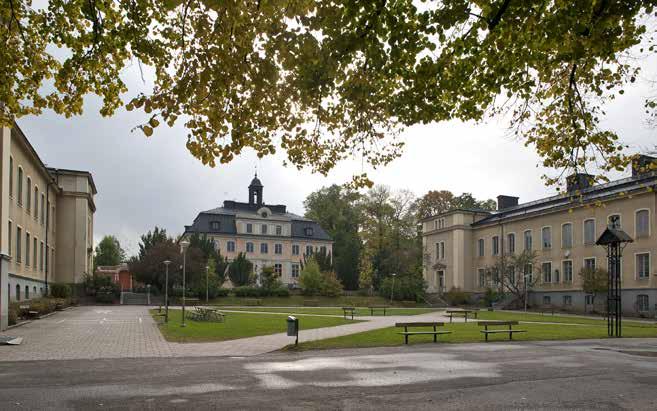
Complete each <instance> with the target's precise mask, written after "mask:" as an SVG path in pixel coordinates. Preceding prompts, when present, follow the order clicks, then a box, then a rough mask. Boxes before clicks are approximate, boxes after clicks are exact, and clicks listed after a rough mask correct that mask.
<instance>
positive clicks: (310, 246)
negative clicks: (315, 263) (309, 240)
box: [306, 245, 313, 255]
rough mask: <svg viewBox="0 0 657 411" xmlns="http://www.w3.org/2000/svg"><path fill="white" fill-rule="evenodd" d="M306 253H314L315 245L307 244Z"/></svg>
mask: <svg viewBox="0 0 657 411" xmlns="http://www.w3.org/2000/svg"><path fill="white" fill-rule="evenodd" d="M306 255H313V246H312V245H307V246H306Z"/></svg>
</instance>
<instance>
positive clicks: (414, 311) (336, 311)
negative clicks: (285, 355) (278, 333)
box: [226, 307, 440, 318]
mask: <svg viewBox="0 0 657 411" xmlns="http://www.w3.org/2000/svg"><path fill="white" fill-rule="evenodd" d="M226 310H236V311H262V312H265V311H266V312H273V313H282V314H319V315H343V314H344V312H343V311H342V309H341V308H333V307H328V308H322V307H294V308H275V307H235V308H233V307H231V308H226ZM439 310H440V309H439V308H389V309H387V310H386V315H418V314H425V313H430V312H433V311H439ZM354 315H355V316H359V315H363V316H365V315H367V316H369V315H370V310H368V309H367V308H365V307H356V311H355V312H354ZM374 315H375V316H382V315H383V311H381V310H376V311H374ZM348 317H349V318H351V314H349V315H348Z"/></svg>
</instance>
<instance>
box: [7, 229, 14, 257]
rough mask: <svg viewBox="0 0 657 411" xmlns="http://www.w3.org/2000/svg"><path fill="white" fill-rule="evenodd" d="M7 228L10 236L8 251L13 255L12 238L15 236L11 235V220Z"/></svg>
mask: <svg viewBox="0 0 657 411" xmlns="http://www.w3.org/2000/svg"><path fill="white" fill-rule="evenodd" d="M7 229H8V232H9V238H8V241H7V253H9V255H11V241H12V238H13V236H12V235H11V221H9V224H8V225H7Z"/></svg>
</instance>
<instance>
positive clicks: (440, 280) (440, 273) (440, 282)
mask: <svg viewBox="0 0 657 411" xmlns="http://www.w3.org/2000/svg"><path fill="white" fill-rule="evenodd" d="M436 277H437V278H438V289H439V290H441V291H443V290H444V289H445V271H443V270H439V271H436Z"/></svg>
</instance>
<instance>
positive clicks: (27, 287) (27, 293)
mask: <svg viewBox="0 0 657 411" xmlns="http://www.w3.org/2000/svg"><path fill="white" fill-rule="evenodd" d="M25 299H26V300H29V299H30V286H29V285H26V286H25Z"/></svg>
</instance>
